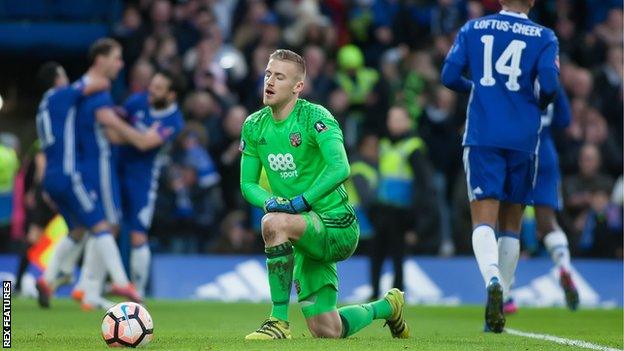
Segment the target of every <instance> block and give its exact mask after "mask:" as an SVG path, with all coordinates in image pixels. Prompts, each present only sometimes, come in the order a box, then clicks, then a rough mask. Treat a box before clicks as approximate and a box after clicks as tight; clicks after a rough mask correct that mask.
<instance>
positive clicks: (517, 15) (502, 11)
mask: <svg viewBox="0 0 624 351" xmlns="http://www.w3.org/2000/svg"><path fill="white" fill-rule="evenodd" d="M499 13H500V14H501V15H507V16H512V17H518V18H524V19H529V16H527V15H526V13H518V12H511V11H506V10H501V11H500V12H499Z"/></svg>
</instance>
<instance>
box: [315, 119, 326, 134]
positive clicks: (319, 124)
mask: <svg viewBox="0 0 624 351" xmlns="http://www.w3.org/2000/svg"><path fill="white" fill-rule="evenodd" d="M314 129H316V131H317V132H319V133H320V132H322V131H325V130H327V126H326V125H325V123H323V122H322V121H318V122H316V123H314Z"/></svg>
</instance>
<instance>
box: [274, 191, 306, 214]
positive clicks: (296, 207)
mask: <svg viewBox="0 0 624 351" xmlns="http://www.w3.org/2000/svg"><path fill="white" fill-rule="evenodd" d="M264 211H265V212H283V213H290V214H297V213H301V212H307V211H310V205H309V204H308V202H307V201H306V200H305V199H304V198H303V196H302V195H299V196H296V197H294V198H293V199H292V200H288V199H286V198H283V197H279V196H273V197H271V198H269V199H268V200H266V201H265V202H264Z"/></svg>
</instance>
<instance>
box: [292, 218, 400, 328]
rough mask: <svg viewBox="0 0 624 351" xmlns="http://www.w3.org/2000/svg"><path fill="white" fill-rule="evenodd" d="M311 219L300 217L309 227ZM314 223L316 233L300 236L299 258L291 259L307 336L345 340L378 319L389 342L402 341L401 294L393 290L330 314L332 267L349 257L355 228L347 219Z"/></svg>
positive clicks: (334, 284) (333, 292)
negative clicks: (383, 322)
mask: <svg viewBox="0 0 624 351" xmlns="http://www.w3.org/2000/svg"><path fill="white" fill-rule="evenodd" d="M316 218H317V217H316V214H307V215H306V219H308V220H309V221H310V223H311V227H314V225H313V223H314V221H315V219H316ZM318 218H321V219H322V221H321V223H322V224H323V226H322V227H321V230H320V231H306V233H305V234H304V236H303V237H302V238H301V239H300V240H299V241H298V242H296V243H295V248H296V249H297V250H298V253H299V252H303V253H304V255H297V257H296V262H297V269H296V270H295V282H297V283H298V284H297V292H298V295H299V299H300V301H301V304H302V311H303V314H304V316H305V317H306V321H307V323H308V328H309V329H310V332H311V333H312V335H314V336H316V337H325V338H337V337H347V336H350V335H353V334H355V333H356V332H358V331H359V330H361V329H362V328H364V327H366V326H368V325H370V324H371V322H372V321H373V320H375V319H383V320H386V324H387V325H388V326H389V327H390V332H391V334H392V336H393V337H398V338H407V337H408V336H409V329H408V327H407V324H406V323H405V320H404V319H403V306H404V299H403V293H402V292H401V291H400V290H398V289H392V290H390V291H389V292H387V293H386V294H385V296H384V298H382V299H380V300H377V301H373V302H371V303H367V304H361V305H352V306H345V307H342V308H340V309H338V310H337V311H336V299H337V286H338V277H337V275H336V271H335V262H337V261H342V260H345V259H347V258H348V257H350V256H351V254H352V253H353V251H354V250H355V247H356V246H357V242H358V238H359V226H358V223H357V221H355V220H354V219H353V220H351V219H350V215H348V214H340V215H333V214H321V215H319V217H318ZM323 248H324V250H322V249H323ZM319 249H321V250H319ZM310 292H312V293H310Z"/></svg>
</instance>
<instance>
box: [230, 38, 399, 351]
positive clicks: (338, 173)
mask: <svg viewBox="0 0 624 351" xmlns="http://www.w3.org/2000/svg"><path fill="white" fill-rule="evenodd" d="M304 79H305V62H304V60H303V58H302V57H301V56H299V55H298V54H296V53H294V52H292V51H289V50H277V51H275V52H273V53H272V54H271V56H270V57H269V63H268V64H267V68H266V71H265V76H264V91H263V104H264V105H265V107H264V108H263V109H261V110H259V111H257V112H255V113H253V114H252V115H250V116H249V117H248V118H247V120H246V121H245V123H244V124H243V130H242V133H241V145H240V149H241V151H242V153H243V155H242V159H241V190H242V193H243V196H244V197H245V198H246V199H247V201H249V202H250V203H251V204H252V205H254V206H258V207H262V208H264V210H265V212H267V213H266V214H265V215H264V217H263V218H262V237H263V239H264V243H265V252H266V256H267V261H266V262H267V270H268V280H269V287H270V291H271V300H272V303H273V307H272V310H271V315H270V317H269V318H268V319H267V320H266V321H264V323H262V325H261V326H260V328H258V330H256V331H255V332H253V333H251V334H249V335H247V336H246V339H251V340H262V339H290V338H291V332H290V325H289V322H288V320H289V319H288V306H289V303H290V292H291V289H292V285H293V282H294V285H295V289H296V291H297V296H298V300H299V303H300V305H301V309H302V312H303V315H304V317H305V318H306V322H307V324H308V328H309V329H310V332H311V333H312V335H313V336H315V337H323V338H340V337H342V338H344V337H348V336H350V335H353V334H354V333H356V332H357V331H359V330H361V329H362V328H364V327H366V326H367V325H369V324H370V323H371V322H372V321H373V320H374V319H384V320H386V322H387V325H388V326H389V329H390V332H391V334H392V336H393V337H396V338H407V337H408V336H409V331H408V328H407V324H406V323H405V321H404V319H403V305H404V299H403V293H402V292H401V291H399V290H398V289H392V290H390V291H388V292H387V293H386V295H385V297H384V298H383V299H381V300H378V301H375V302H372V303H368V304H362V305H353V306H346V307H342V308H340V309H338V308H337V307H336V301H337V291H338V275H337V272H336V262H338V261H342V260H345V259H347V258H349V257H350V256H351V254H353V251H355V248H356V246H357V243H358V238H359V227H358V222H357V219H356V217H355V213H354V211H353V208H351V206H350V205H349V204H348V201H347V194H346V192H345V189H344V186H343V185H342V183H343V182H344V181H345V179H347V177H348V176H349V163H348V161H347V155H346V152H345V149H344V144H343V137H342V131H341V130H340V127H339V126H338V123H337V122H336V120H335V119H334V118H333V116H332V115H331V114H330V113H329V112H328V111H327V110H326V109H325V108H323V107H322V106H319V105H316V104H312V103H310V102H307V101H305V100H302V99H299V94H300V93H301V91H302V90H303V86H304ZM263 167H264V169H265V171H266V173H267V177H268V180H269V185H270V187H271V190H272V193H269V192H267V191H266V190H265V189H264V188H262V187H261V186H260V185H258V179H259V177H260V171H261V170H262V168H263Z"/></svg>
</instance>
